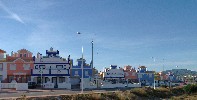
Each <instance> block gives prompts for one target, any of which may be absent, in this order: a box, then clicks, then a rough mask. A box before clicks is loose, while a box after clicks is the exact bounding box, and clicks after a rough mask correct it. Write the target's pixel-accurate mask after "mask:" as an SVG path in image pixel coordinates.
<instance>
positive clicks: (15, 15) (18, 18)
mask: <svg viewBox="0 0 197 100" xmlns="http://www.w3.org/2000/svg"><path fill="white" fill-rule="evenodd" d="M0 7H1V8H2V9H3V10H4V11H6V12H7V13H8V14H9V16H8V17H7V18H11V19H14V20H16V21H18V22H20V23H23V24H24V21H23V20H22V19H21V18H20V17H19V16H18V15H17V14H16V13H14V12H12V11H10V10H9V9H8V8H7V7H6V6H5V5H4V4H3V3H2V2H1V1H0Z"/></svg>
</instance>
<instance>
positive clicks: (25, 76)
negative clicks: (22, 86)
mask: <svg viewBox="0 0 197 100" xmlns="http://www.w3.org/2000/svg"><path fill="white" fill-rule="evenodd" d="M6 63H7V78H6V80H5V82H9V83H10V82H12V81H16V82H17V83H27V82H28V81H30V80H31V69H32V68H33V64H34V63H33V58H32V53H31V52H30V51H28V50H26V49H21V50H18V51H17V52H13V51H12V52H11V56H9V55H6Z"/></svg>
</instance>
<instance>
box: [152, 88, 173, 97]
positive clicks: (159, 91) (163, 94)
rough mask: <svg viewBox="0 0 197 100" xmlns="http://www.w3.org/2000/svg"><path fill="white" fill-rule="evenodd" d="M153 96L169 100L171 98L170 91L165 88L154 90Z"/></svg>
mask: <svg viewBox="0 0 197 100" xmlns="http://www.w3.org/2000/svg"><path fill="white" fill-rule="evenodd" d="M154 96H155V97H158V98H169V97H170V96H171V93H170V90H169V89H167V88H156V89H155V90H154Z"/></svg>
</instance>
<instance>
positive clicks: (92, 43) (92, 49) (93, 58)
mask: <svg viewBox="0 0 197 100" xmlns="http://www.w3.org/2000/svg"><path fill="white" fill-rule="evenodd" d="M93 45H94V43H93V40H92V68H93V67H94V66H93V59H94V58H93V55H94V53H93Z"/></svg>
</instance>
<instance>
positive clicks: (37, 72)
mask: <svg viewBox="0 0 197 100" xmlns="http://www.w3.org/2000/svg"><path fill="white" fill-rule="evenodd" d="M41 73H42V74H49V70H40V69H33V70H32V74H41Z"/></svg>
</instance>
